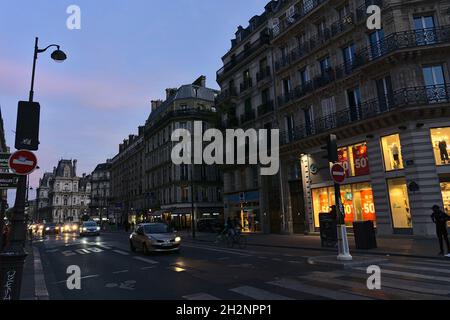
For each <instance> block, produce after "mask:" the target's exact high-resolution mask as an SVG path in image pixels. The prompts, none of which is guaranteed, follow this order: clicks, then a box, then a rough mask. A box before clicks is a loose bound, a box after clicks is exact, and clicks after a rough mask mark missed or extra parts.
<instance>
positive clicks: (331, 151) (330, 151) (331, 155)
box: [322, 134, 338, 163]
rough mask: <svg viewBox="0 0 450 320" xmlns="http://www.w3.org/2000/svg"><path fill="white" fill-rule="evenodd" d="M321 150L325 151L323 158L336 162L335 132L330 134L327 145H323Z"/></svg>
mask: <svg viewBox="0 0 450 320" xmlns="http://www.w3.org/2000/svg"><path fill="white" fill-rule="evenodd" d="M322 150H326V151H327V155H326V156H325V157H324V158H325V159H327V160H328V162H331V163H336V162H338V151H337V137H336V135H335V134H330V136H329V137H328V138H327V146H326V147H323V148H322Z"/></svg>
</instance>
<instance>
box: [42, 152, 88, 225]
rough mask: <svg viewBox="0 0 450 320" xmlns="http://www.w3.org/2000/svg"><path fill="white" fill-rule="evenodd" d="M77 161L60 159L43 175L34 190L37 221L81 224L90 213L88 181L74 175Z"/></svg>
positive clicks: (85, 178) (84, 176)
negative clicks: (83, 217)
mask: <svg viewBox="0 0 450 320" xmlns="http://www.w3.org/2000/svg"><path fill="white" fill-rule="evenodd" d="M76 169H77V160H73V161H72V160H60V161H59V162H58V165H57V166H56V167H55V168H54V169H53V172H52V173H45V174H44V176H43V178H42V179H40V182H39V188H38V190H37V193H38V198H37V206H38V212H39V219H40V220H46V221H53V222H57V223H64V222H80V221H81V218H82V216H83V215H85V214H88V213H89V206H90V201H91V178H90V176H87V175H85V174H83V175H82V177H78V176H77V174H76Z"/></svg>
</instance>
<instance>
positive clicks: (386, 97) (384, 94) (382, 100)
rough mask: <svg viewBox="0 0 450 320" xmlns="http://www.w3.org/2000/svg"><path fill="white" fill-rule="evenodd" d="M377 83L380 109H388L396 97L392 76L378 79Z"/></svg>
mask: <svg viewBox="0 0 450 320" xmlns="http://www.w3.org/2000/svg"><path fill="white" fill-rule="evenodd" d="M376 85H377V96H378V103H379V104H378V105H379V111H380V112H384V111H387V110H389V108H390V106H391V105H392V104H393V98H394V91H393V89H392V81H391V76H386V77H384V78H381V79H378V80H376Z"/></svg>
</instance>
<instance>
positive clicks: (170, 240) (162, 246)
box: [130, 223, 181, 254]
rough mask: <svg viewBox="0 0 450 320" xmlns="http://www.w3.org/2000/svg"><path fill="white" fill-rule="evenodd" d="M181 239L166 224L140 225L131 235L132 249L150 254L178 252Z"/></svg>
mask: <svg viewBox="0 0 450 320" xmlns="http://www.w3.org/2000/svg"><path fill="white" fill-rule="evenodd" d="M180 245H181V237H180V236H178V235H177V233H176V232H174V231H173V230H172V229H171V228H170V227H169V226H168V225H167V224H165V223H143V224H139V225H138V226H137V227H136V229H135V231H134V232H133V233H132V234H131V235H130V249H131V251H133V252H135V251H136V250H141V251H143V252H144V254H149V253H150V252H178V251H179V250H180Z"/></svg>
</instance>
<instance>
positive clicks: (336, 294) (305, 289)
mask: <svg viewBox="0 0 450 320" xmlns="http://www.w3.org/2000/svg"><path fill="white" fill-rule="evenodd" d="M267 283H268V284H271V285H274V286H278V287H281V288H285V289H290V290H294V291H298V292H302V293H306V294H310V295H314V296H319V297H324V298H328V299H335V300H372V299H371V298H368V297H363V296H359V295H355V294H350V293H345V292H340V291H337V290H330V289H325V288H321V287H314V286H310V285H307V284H303V283H301V282H300V281H296V280H292V279H281V280H276V281H270V282H267Z"/></svg>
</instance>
